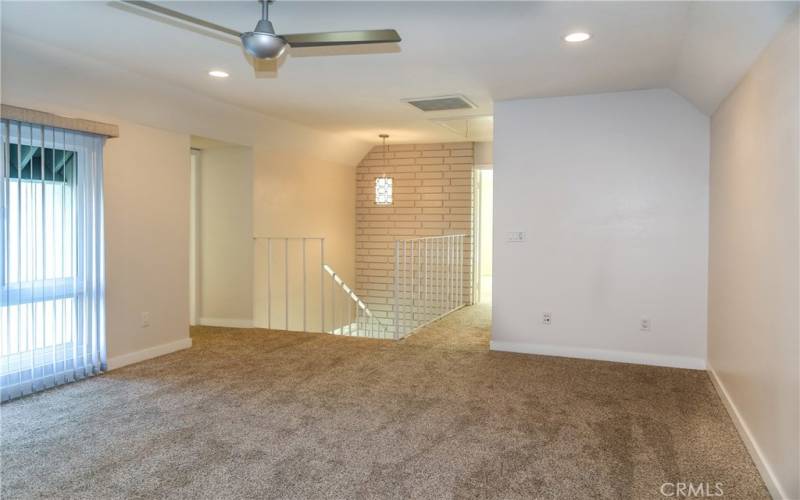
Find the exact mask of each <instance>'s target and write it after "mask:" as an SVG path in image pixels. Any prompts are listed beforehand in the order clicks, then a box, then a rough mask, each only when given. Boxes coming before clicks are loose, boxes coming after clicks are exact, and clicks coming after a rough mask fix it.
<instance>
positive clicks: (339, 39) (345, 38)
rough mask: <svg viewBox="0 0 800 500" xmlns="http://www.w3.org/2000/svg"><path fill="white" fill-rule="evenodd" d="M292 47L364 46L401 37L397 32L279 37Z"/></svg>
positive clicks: (344, 32)
mask: <svg viewBox="0 0 800 500" xmlns="http://www.w3.org/2000/svg"><path fill="white" fill-rule="evenodd" d="M279 36H280V37H281V38H283V39H284V40H286V43H288V44H289V45H291V46H292V47H331V46H334V45H363V44H366V43H396V42H399V41H400V35H398V34H397V32H396V31H395V30H361V31H331V32H328V33H298V34H295V35H279Z"/></svg>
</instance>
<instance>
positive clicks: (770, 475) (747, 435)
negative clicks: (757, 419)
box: [707, 363, 789, 500]
mask: <svg viewBox="0 0 800 500" xmlns="http://www.w3.org/2000/svg"><path fill="white" fill-rule="evenodd" d="M707 364H708V374H709V376H710V377H711V382H712V383H713V384H714V388H715V389H716V390H717V393H718V394H719V397H720V399H722V403H723V404H724V405H725V409H726V410H728V414H729V415H730V416H731V420H733V424H734V425H735V426H736V430H738V431H739V435H740V436H741V438H742V441H744V445H745V447H746V448H747V451H748V452H749V453H750V457H751V458H752V459H753V463H755V464H756V468H757V469H758V472H760V473H761V478H762V479H763V480H764V484H766V485H767V489H768V490H769V494H770V495H772V498H774V499H775V500H778V499H786V500H789V496H788V495H787V494H786V492H785V491H784V489H783V488H781V484H780V482H779V481H778V478H777V477H776V476H775V474H774V472H773V471H772V468H771V467H770V466H769V464H768V463H767V461H766V460H765V459H764V454H763V453H762V452H761V448H760V447H759V446H758V442H757V441H756V440H755V438H754V437H753V434H752V433H751V432H750V428H749V427H748V426H747V423H746V422H745V421H744V419H742V415H741V414H740V413H739V409H738V408H736V405H735V404H734V403H733V400H732V399H731V397H730V395H729V394H728V391H727V390H726V389H725V385H723V383H722V380H720V378H719V377H718V376H717V372H715V371H714V368H713V367H712V366H711V364H710V363H707Z"/></svg>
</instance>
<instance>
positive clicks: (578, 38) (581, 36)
mask: <svg viewBox="0 0 800 500" xmlns="http://www.w3.org/2000/svg"><path fill="white" fill-rule="evenodd" d="M590 38H592V35H591V34H589V33H584V32H583V31H576V32H575V33H570V34H569V35H566V36H565V37H564V41H565V42H569V43H580V42H585V41H586V40H588V39H590Z"/></svg>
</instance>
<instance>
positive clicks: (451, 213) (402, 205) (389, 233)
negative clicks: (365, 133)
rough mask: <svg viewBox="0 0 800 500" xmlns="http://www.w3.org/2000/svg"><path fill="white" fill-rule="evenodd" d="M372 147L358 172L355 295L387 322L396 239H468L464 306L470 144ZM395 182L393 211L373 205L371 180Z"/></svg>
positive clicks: (468, 287)
mask: <svg viewBox="0 0 800 500" xmlns="http://www.w3.org/2000/svg"><path fill="white" fill-rule="evenodd" d="M383 156H384V153H383V147H382V146H376V147H374V148H373V149H372V151H371V152H370V153H368V154H367V156H366V157H364V159H363V160H362V161H361V163H360V164H359V165H358V168H357V169H356V292H357V293H358V294H359V295H361V296H362V298H364V300H365V302H366V303H367V304H368V305H369V307H370V309H371V310H372V311H373V312H374V313H375V315H376V316H380V317H389V316H390V313H391V310H392V290H393V287H392V282H393V269H394V246H395V243H394V242H395V240H406V239H412V238H421V237H425V236H441V235H446V234H468V235H469V236H468V237H467V238H465V240H464V252H465V254H464V269H463V284H464V286H463V293H464V301H465V302H467V303H469V302H471V301H472V233H473V227H472V220H473V216H472V210H473V200H472V196H473V194H472V193H473V187H472V186H473V182H472V175H473V168H474V165H473V164H474V146H473V143H471V142H456V143H444V144H400V145H390V146H389V147H388V152H387V154H386V163H387V166H386V167H384V158H383ZM384 173H385V174H386V175H387V176H389V177H392V178H393V193H394V195H393V203H392V205H391V206H378V205H375V178H376V177H379V176H381V175H383V174H384Z"/></svg>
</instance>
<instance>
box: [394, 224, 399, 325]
mask: <svg viewBox="0 0 800 500" xmlns="http://www.w3.org/2000/svg"><path fill="white" fill-rule="evenodd" d="M399 290H400V240H396V241H395V242H394V294H393V295H394V338H395V340H398V339H399V338H400V293H399Z"/></svg>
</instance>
